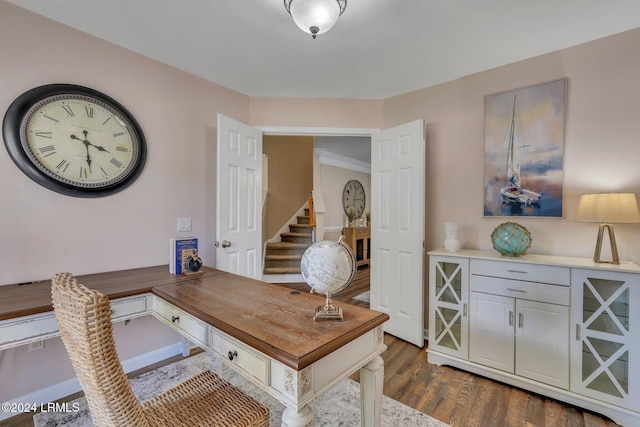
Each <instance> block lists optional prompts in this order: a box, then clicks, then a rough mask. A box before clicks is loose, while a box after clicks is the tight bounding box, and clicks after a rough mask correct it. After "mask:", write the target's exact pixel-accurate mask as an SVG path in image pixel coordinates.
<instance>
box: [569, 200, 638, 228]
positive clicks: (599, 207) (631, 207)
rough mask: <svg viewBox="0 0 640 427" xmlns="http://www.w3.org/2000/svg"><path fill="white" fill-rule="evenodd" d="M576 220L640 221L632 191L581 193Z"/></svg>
mask: <svg viewBox="0 0 640 427" xmlns="http://www.w3.org/2000/svg"><path fill="white" fill-rule="evenodd" d="M576 221H578V222H599V223H609V224H616V223H618V224H621V223H636V222H640V212H638V202H637V201H636V195H635V194H633V193H602V194H583V195H582V196H581V197H580V205H579V206H578V215H577V216H576Z"/></svg>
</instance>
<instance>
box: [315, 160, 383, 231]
mask: <svg viewBox="0 0 640 427" xmlns="http://www.w3.org/2000/svg"><path fill="white" fill-rule="evenodd" d="M352 179H357V180H358V181H360V183H361V184H362V187H363V188H364V193H365V203H366V205H365V207H364V213H363V214H362V218H365V219H366V217H365V213H366V212H369V211H371V174H370V173H365V172H358V171H353V170H350V169H345V168H341V167H337V166H331V165H324V164H320V181H321V184H322V193H323V196H324V205H325V211H326V213H325V218H324V226H325V238H326V239H331V240H336V239H337V238H338V237H340V234H341V232H342V227H346V226H347V222H348V220H347V216H346V215H345V213H344V208H343V207H342V190H343V189H344V186H345V185H346V184H347V182H348V181H350V180H352ZM327 233H330V234H328V235H327ZM336 233H337V234H336Z"/></svg>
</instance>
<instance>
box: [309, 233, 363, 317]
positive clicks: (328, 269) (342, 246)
mask: <svg viewBox="0 0 640 427" xmlns="http://www.w3.org/2000/svg"><path fill="white" fill-rule="evenodd" d="M357 270H358V264H357V262H356V257H355V255H354V254H353V251H352V250H351V247H350V246H349V245H348V244H346V243H345V241H344V236H340V238H339V239H338V241H337V242H333V241H330V240H325V241H322V242H316V243H314V244H312V245H311V246H309V247H308V248H307V249H306V250H305V251H304V254H302V260H301V261H300V271H301V273H302V277H303V278H304V280H305V282H307V284H308V285H309V286H310V287H311V293H312V294H313V293H316V292H317V293H319V294H324V295H326V300H325V302H324V305H320V306H318V307H316V312H315V315H314V316H313V320H314V321H324V320H338V321H342V320H344V317H343V314H342V308H340V307H338V306H336V305H333V303H332V301H331V295H333V294H336V293H338V292H340V291H342V290H344V289H346V288H347V287H348V286H349V285H350V284H351V282H352V281H353V279H354V278H355V277H356V272H357Z"/></svg>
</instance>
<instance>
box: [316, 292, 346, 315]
mask: <svg viewBox="0 0 640 427" xmlns="http://www.w3.org/2000/svg"><path fill="white" fill-rule="evenodd" d="M313 320H314V322H318V321H325V320H344V319H343V317H342V308H340V307H338V306H337V305H333V304H332V302H331V293H330V292H327V299H326V301H325V303H324V305H319V306H318V307H316V314H315V316H313Z"/></svg>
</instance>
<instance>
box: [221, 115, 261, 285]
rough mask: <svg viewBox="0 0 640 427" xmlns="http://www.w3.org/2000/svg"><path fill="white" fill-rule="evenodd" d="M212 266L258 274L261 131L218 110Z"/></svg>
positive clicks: (257, 277)
mask: <svg viewBox="0 0 640 427" xmlns="http://www.w3.org/2000/svg"><path fill="white" fill-rule="evenodd" d="M217 147H218V150H217V153H218V159H217V180H216V181H217V192H216V231H217V233H218V238H217V241H218V245H217V248H216V267H217V268H218V269H220V270H224V271H228V272H230V273H235V274H240V275H242V276H246V277H251V278H254V279H259V278H261V277H262V256H261V253H262V250H261V246H262V215H261V212H262V132H260V131H259V130H257V129H254V128H253V127H251V126H249V125H246V124H244V123H242V122H239V121H237V120H234V119H231V118H229V117H226V116H224V115H222V114H218V142H217Z"/></svg>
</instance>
